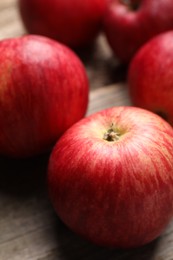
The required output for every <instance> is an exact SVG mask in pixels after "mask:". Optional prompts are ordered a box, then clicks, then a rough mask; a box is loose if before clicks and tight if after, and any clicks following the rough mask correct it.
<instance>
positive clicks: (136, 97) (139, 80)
mask: <svg viewBox="0 0 173 260" xmlns="http://www.w3.org/2000/svg"><path fill="white" fill-rule="evenodd" d="M128 85H129V93H130V97H131V100H132V102H133V104H134V105H135V106H139V107H143V108H146V109H148V110H151V111H153V112H155V113H157V114H159V115H161V116H162V117H163V118H165V119H166V120H167V121H168V122H169V123H170V124H172V125H173V31H170V32H166V33H162V34H160V35H158V36H155V37H154V38H153V39H151V40H150V41H148V42H147V43H146V44H145V45H144V46H142V48H141V49H140V50H139V51H138V52H137V53H136V55H135V56H134V58H133V59H132V62H131V64H130V67H129V72H128Z"/></svg>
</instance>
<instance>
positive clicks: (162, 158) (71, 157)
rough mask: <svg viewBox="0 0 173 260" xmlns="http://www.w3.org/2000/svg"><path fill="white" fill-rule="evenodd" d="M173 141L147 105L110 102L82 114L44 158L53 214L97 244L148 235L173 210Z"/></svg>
mask: <svg viewBox="0 0 173 260" xmlns="http://www.w3.org/2000/svg"><path fill="white" fill-rule="evenodd" d="M172 147H173V128H172V127H171V126H170V125H169V124H168V123H167V122H166V121H165V120H163V119H162V118H161V117H159V116H157V115H156V114H154V113H151V112H149V111H147V110H143V109H140V108H135V107H115V108H110V109H107V110H103V111H101V112H98V113H96V114H93V115H91V116H89V117H86V118H84V119H82V120H80V121H79V122H78V123H76V124H74V125H73V126H72V127H71V128H70V129H68V130H67V131H66V132H65V133H64V135H63V136H62V137H61V138H60V140H59V141H58V142H57V144H56V145H55V147H54V149H53V152H52V154H51V157H50V161H49V167H48V185H49V186H48V187H49V192H50V198H51V201H52V203H53V206H54V208H55V210H56V212H57V214H58V216H59V217H60V218H61V219H62V221H63V222H64V223H65V224H66V225H67V226H68V227H69V228H71V229H72V230H73V231H74V232H76V233H78V234H80V235H81V236H83V237H85V238H87V239H88V240H90V241H92V242H94V243H96V244H98V245H102V246H109V247H110V246H111V247H121V248H130V247H137V246H141V245H143V244H146V243H148V242H150V241H152V240H153V239H155V238H156V237H157V236H159V235H160V234H161V232H162V231H163V230H164V228H165V227H166V225H167V224H168V223H169V221H170V220H171V218H172V217H173V149H172Z"/></svg>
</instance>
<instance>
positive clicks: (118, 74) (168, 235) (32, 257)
mask: <svg viewBox="0 0 173 260" xmlns="http://www.w3.org/2000/svg"><path fill="white" fill-rule="evenodd" d="M25 33H26V31H25V29H24V26H23V24H22V22H21V19H20V15H19V12H18V6H17V1H16V0H1V1H0V39H4V38H8V37H16V36H20V35H23V34H25ZM78 55H79V56H80V57H81V59H82V61H83V62H84V64H85V66H86V70H87V73H88V77H89V80H90V86H91V89H90V102H89V107H88V112H87V114H91V113H94V112H96V111H99V110H101V109H103V108H108V107H112V106H119V105H131V103H130V100H129V96H128V88H127V84H126V82H125V76H126V68H122V67H121V66H119V64H118V62H117V61H116V59H115V57H113V55H112V52H111V50H110V48H109V46H108V45H107V42H106V40H105V38H104V35H100V37H99V38H98V40H97V41H96V43H95V45H94V46H92V47H91V48H89V49H87V50H83V51H80V52H79V53H78ZM48 158H49V154H46V155H43V156H39V157H37V158H33V159H25V160H14V159H7V158H3V157H1V158H0V165H1V170H0V260H115V259H116V260H173V223H170V225H169V226H168V227H167V229H166V230H165V231H164V232H163V234H162V236H161V237H160V238H158V239H157V240H155V241H153V242H152V243H150V244H149V245H146V246H144V247H142V248H138V249H134V250H124V251H122V250H115V249H105V248H101V247H97V246H95V245H93V244H90V243H89V242H87V241H85V240H83V239H81V238H79V237H78V236H77V235H75V234H74V233H73V232H71V231H70V230H69V229H68V228H66V227H65V226H64V225H63V223H62V222H61V221H60V220H59V219H58V217H57V216H56V215H55V213H54V210H53V209H52V206H51V204H50V202H49V199H48V195H47V187H46V171H47V162H48Z"/></svg>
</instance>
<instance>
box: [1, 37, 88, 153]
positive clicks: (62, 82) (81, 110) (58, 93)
mask: <svg viewBox="0 0 173 260" xmlns="http://www.w3.org/2000/svg"><path fill="white" fill-rule="evenodd" d="M88 83H89V82H88V78H87V75H86V71H85V68H84V66H83V64H82V62H81V61H80V60H79V58H78V57H77V55H76V54H75V53H73V52H72V51H71V50H70V49H69V48H67V47H66V46H63V45H62V44H59V43H58V42H56V41H54V40H51V39H49V38H46V37H42V36H36V35H28V36H23V37H18V38H11V39H5V40H2V41H0V108H1V109H0V129H1V131H0V154H3V155H7V156H14V157H26V156H33V155H36V154H39V153H42V152H45V151H47V149H50V148H51V147H52V145H54V143H55V142H56V141H57V139H58V138H59V137H60V135H62V133H63V132H64V131H65V130H66V129H67V128H69V127H70V126H71V125H72V124H73V123H75V122H76V121H78V120H79V119H81V118H82V117H83V116H84V115H85V112H86V109H87V105H88V89H89V85H88Z"/></svg>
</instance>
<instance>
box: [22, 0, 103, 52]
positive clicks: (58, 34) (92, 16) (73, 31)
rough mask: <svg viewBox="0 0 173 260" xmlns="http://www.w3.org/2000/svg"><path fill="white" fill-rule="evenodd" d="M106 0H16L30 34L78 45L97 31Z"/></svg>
mask: <svg viewBox="0 0 173 260" xmlns="http://www.w3.org/2000/svg"><path fill="white" fill-rule="evenodd" d="M106 1H107V0H19V8H20V13H21V16H22V19H23V22H24V25H25V26H26V29H27V30H28V32H29V33H33V34H41V35H45V36H49V37H51V38H54V39H56V40H58V41H60V42H63V43H64V44H66V45H69V46H70V47H72V48H78V47H83V46H86V45H88V44H90V43H91V42H92V41H93V40H94V39H95V38H96V36H97V34H98V33H99V31H100V29H101V22H102V17H103V14H104V11H105V6H106Z"/></svg>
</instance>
